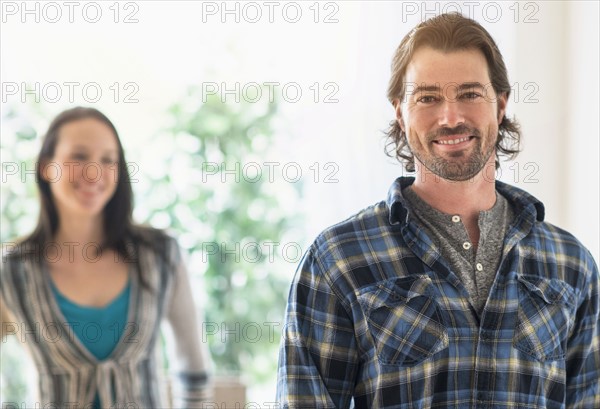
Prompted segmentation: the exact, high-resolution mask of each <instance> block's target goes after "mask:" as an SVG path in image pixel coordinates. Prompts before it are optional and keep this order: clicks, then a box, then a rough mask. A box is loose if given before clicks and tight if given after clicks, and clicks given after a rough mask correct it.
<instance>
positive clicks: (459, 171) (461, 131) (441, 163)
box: [413, 125, 495, 182]
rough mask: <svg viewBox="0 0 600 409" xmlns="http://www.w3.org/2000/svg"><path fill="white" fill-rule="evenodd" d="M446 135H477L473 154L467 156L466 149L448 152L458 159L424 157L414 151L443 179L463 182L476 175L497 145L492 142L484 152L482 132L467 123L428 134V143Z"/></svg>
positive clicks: (424, 163) (415, 153)
mask: <svg viewBox="0 0 600 409" xmlns="http://www.w3.org/2000/svg"><path fill="white" fill-rule="evenodd" d="M446 135H471V136H475V139H474V140H473V141H472V142H473V143H474V146H473V147H471V152H472V153H471V155H470V156H468V157H467V156H466V155H467V153H466V152H465V151H464V150H460V151H456V152H448V153H447V155H448V156H450V157H453V158H456V159H457V160H456V161H453V160H448V159H446V158H445V157H441V156H437V155H435V156H434V155H433V154H432V155H430V156H429V157H428V158H423V157H422V155H420V153H419V152H413V154H414V155H415V157H416V158H417V159H418V160H419V162H421V163H422V164H423V166H425V167H426V168H427V169H428V170H429V171H430V172H432V173H433V174H435V175H437V176H439V177H441V178H443V179H447V180H452V181H455V182H462V181H465V180H469V179H471V178H473V177H475V176H476V175H477V174H478V173H479V172H480V171H481V169H483V167H484V166H485V164H486V163H487V162H488V160H489V159H490V156H491V155H492V153H494V150H495V145H494V144H490V146H489V148H488V149H487V151H485V152H484V151H483V150H482V147H481V143H482V138H481V132H479V130H478V129H476V128H470V127H467V126H466V125H459V126H457V127H456V128H441V129H440V130H438V131H437V132H433V133H431V134H429V135H427V138H426V139H427V143H428V144H430V143H434V142H433V141H434V140H436V139H438V138H439V137H441V136H446ZM488 137H489V136H488ZM432 152H433V151H432Z"/></svg>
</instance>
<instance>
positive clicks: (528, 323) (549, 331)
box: [513, 275, 575, 362]
mask: <svg viewBox="0 0 600 409" xmlns="http://www.w3.org/2000/svg"><path fill="white" fill-rule="evenodd" d="M517 279H518V284H517V285H518V291H519V309H518V315H517V325H516V327H515V333H514V337H513V345H514V347H515V348H516V349H518V350H519V351H521V352H524V353H526V354H527V355H529V356H531V357H533V358H534V359H536V360H538V361H542V362H544V361H556V360H562V359H564V358H565V351H566V343H567V339H568V334H569V331H570V329H571V328H572V323H573V309H574V304H575V293H574V291H573V289H572V288H571V287H570V286H569V285H568V284H567V283H565V282H563V281H560V280H557V279H547V278H542V277H537V276H527V275H521V276H518V277H517Z"/></svg>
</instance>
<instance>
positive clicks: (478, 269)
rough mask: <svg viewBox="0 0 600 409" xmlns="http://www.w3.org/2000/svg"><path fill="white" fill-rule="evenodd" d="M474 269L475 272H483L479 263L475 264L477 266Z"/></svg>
mask: <svg viewBox="0 0 600 409" xmlns="http://www.w3.org/2000/svg"><path fill="white" fill-rule="evenodd" d="M475 268H477V271H483V266H482V265H481V263H477V265H475Z"/></svg>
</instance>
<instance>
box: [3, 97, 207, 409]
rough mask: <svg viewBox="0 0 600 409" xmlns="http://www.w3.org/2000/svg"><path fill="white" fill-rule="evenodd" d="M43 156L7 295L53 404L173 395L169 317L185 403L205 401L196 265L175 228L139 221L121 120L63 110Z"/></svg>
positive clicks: (181, 403)
mask: <svg viewBox="0 0 600 409" xmlns="http://www.w3.org/2000/svg"><path fill="white" fill-rule="evenodd" d="M37 165H38V166H37V178H36V181H37V184H38V188H39V191H40V201H41V203H40V204H41V205H40V216H39V221H38V224H37V227H36V228H35V230H34V231H33V233H31V234H30V235H29V236H28V237H27V238H25V239H24V240H22V241H20V242H19V243H17V244H16V245H14V246H12V247H13V248H12V249H11V251H9V252H8V254H7V255H5V257H3V261H2V269H1V270H0V278H1V282H2V286H1V290H0V301H1V302H2V304H3V306H5V307H7V309H8V311H9V312H10V313H11V315H12V317H13V318H14V322H15V323H17V325H18V326H19V328H20V330H21V331H22V332H23V334H25V335H24V336H22V337H21V339H24V340H25V342H27V344H28V346H29V348H30V350H31V352H32V354H33V359H34V362H35V364H36V367H37V370H38V372H39V392H40V403H41V406H43V407H77V408H82V407H86V408H89V407H103V408H104V407H111V408H141V407H144V408H158V407H165V406H166V405H165V404H164V400H163V396H161V395H162V394H161V393H160V391H161V389H163V388H162V385H160V384H159V379H158V373H157V372H158V371H157V369H158V368H157V366H158V365H157V354H156V346H157V342H158V341H159V339H160V332H159V324H160V322H161V320H162V318H163V317H164V318H166V319H167V321H168V322H169V323H170V327H171V329H172V332H173V334H174V337H172V338H173V339H174V340H175V342H176V348H175V351H176V352H177V354H176V355H177V356H176V357H175V359H174V361H175V363H174V364H173V366H174V367H175V368H174V369H175V370H176V371H177V372H178V376H177V377H175V378H174V379H173V380H174V382H173V386H174V388H173V391H172V395H173V398H174V405H175V407H177V408H181V407H186V408H187V407H195V406H198V407H199V406H201V403H202V401H203V400H205V399H206V391H207V364H208V358H207V357H208V355H207V354H206V353H205V350H204V345H203V344H202V343H201V342H200V340H201V339H202V338H201V337H200V330H199V327H198V321H197V319H196V315H195V311H196V310H195V308H194V303H193V300H192V294H191V290H190V284H189V281H188V278H187V273H186V269H185V267H184V263H183V262H182V258H181V255H180V251H179V247H178V245H177V243H176V241H175V240H174V239H173V238H171V237H169V236H168V235H166V234H165V233H164V232H162V231H160V230H156V229H152V228H149V227H142V226H139V225H135V224H133V222H132V207H133V204H132V189H131V184H130V179H129V175H128V173H127V166H126V162H125V156H124V152H123V148H122V146H121V142H120V140H119V136H118V134H117V131H116V129H115V127H114V125H113V124H112V123H111V122H110V120H109V119H108V118H107V117H106V116H105V115H103V114H102V113H101V112H99V111H98V110H96V109H93V108H81V107H77V108H74V109H70V110H67V111H64V112H62V113H61V114H59V115H58V116H57V117H56V118H55V119H54V121H53V122H52V123H51V124H50V127H49V129H48V132H47V133H46V136H45V137H44V140H43V143H42V148H41V151H40V154H39V157H38V161H37ZM69 405H70V406H69Z"/></svg>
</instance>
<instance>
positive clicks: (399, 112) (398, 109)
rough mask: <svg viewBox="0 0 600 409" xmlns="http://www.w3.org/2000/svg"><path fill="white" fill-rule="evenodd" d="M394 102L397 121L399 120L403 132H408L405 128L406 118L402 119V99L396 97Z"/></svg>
mask: <svg viewBox="0 0 600 409" xmlns="http://www.w3.org/2000/svg"><path fill="white" fill-rule="evenodd" d="M392 104H393V105H394V110H395V111H396V121H398V125H400V129H402V132H406V130H405V129H404V119H402V104H400V99H399V98H394V99H393V100H392Z"/></svg>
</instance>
